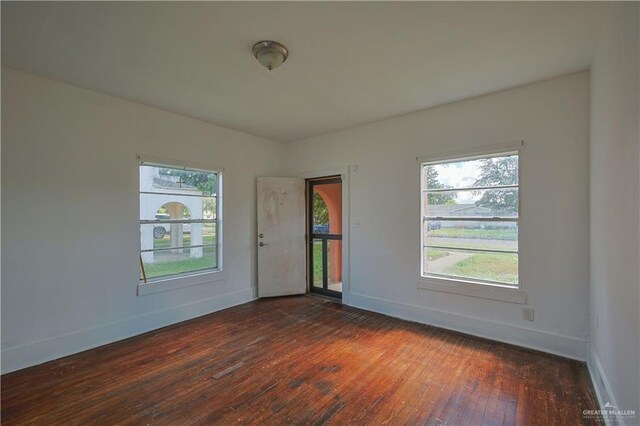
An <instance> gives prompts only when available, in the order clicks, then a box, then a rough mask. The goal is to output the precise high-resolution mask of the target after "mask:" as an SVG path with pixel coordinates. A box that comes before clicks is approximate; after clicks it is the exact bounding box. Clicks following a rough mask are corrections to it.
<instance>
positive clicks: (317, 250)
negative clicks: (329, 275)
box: [311, 239, 322, 288]
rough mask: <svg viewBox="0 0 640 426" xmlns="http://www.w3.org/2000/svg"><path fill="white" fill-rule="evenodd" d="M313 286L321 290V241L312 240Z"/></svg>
mask: <svg viewBox="0 0 640 426" xmlns="http://www.w3.org/2000/svg"><path fill="white" fill-rule="evenodd" d="M312 248H313V265H311V267H312V268H313V286H314V287H318V288H322V240H319V239H314V240H313V245H312Z"/></svg>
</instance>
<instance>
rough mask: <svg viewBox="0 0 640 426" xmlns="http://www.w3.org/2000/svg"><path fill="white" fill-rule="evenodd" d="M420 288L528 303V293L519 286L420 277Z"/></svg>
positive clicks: (522, 303)
mask: <svg viewBox="0 0 640 426" xmlns="http://www.w3.org/2000/svg"><path fill="white" fill-rule="evenodd" d="M418 288H419V289H421V290H432V291H441V292H445V293H453V294H461V295H464V296H470V297H479V298H482V299H491V300H500V301H502V302H509V303H518V304H521V305H526V303H527V293H525V292H524V291H523V290H520V289H517V288H508V287H502V286H500V285H489V284H478V283H474V282H473V281H462V280H459V279H448V278H442V277H432V276H431V277H429V276H426V277H420V279H419V280H418Z"/></svg>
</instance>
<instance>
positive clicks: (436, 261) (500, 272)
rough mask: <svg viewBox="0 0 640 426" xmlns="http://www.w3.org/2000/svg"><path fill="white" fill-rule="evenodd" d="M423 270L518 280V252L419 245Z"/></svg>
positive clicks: (444, 273) (453, 274)
mask: <svg viewBox="0 0 640 426" xmlns="http://www.w3.org/2000/svg"><path fill="white" fill-rule="evenodd" d="M423 257H424V270H425V272H426V273H428V274H438V275H445V276H450V277H458V278H466V279H472V280H473V279H476V280H485V281H492V282H497V283H501V284H511V285H517V284H518V255H517V254H515V253H514V254H512V253H478V252H472V251H468V250H451V249H436V248H432V247H425V248H423Z"/></svg>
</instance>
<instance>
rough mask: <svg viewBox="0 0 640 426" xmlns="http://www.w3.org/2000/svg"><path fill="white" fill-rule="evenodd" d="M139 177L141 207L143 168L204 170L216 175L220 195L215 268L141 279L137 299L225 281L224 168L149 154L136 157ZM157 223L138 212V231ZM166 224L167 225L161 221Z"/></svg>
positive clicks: (218, 198)
mask: <svg viewBox="0 0 640 426" xmlns="http://www.w3.org/2000/svg"><path fill="white" fill-rule="evenodd" d="M136 159H137V164H136V166H137V176H138V181H137V182H138V191H137V194H138V206H140V166H143V165H145V166H154V167H166V168H171V169H183V170H190V171H201V172H206V173H216V174H217V191H216V192H217V194H216V221H215V223H216V224H217V226H216V256H217V265H216V267H215V268H210V269H203V270H198V271H190V272H183V273H180V274H175V275H167V276H163V277H157V278H150V279H147V282H146V283H145V282H144V281H143V280H142V279H139V280H138V286H137V294H138V296H144V295H147V294H153V293H158V292H164V291H169V290H176V289H180V288H184V287H191V286H196V285H203V284H212V283H219V282H222V281H224V280H225V279H226V274H225V273H224V269H223V253H224V250H223V247H224V245H223V241H224V238H223V236H224V230H223V229H224V226H223V223H224V222H223V216H224V214H223V210H224V209H223V205H224V201H223V183H224V178H223V174H224V168H223V167H219V166H215V165H212V164H204V163H198V162H193V161H184V160H176V159H168V158H163V157H157V156H150V155H137V156H136ZM152 222H154V221H148V220H141V219H140V212H139V211H138V229H140V226H141V225H142V224H143V223H152ZM162 223H166V222H162ZM137 242H138V253H141V249H142V247H141V242H140V237H139V236H138V238H137Z"/></svg>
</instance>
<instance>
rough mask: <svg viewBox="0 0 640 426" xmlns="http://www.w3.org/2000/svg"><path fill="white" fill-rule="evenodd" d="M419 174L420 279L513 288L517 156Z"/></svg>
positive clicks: (454, 163)
mask: <svg viewBox="0 0 640 426" xmlns="http://www.w3.org/2000/svg"><path fill="white" fill-rule="evenodd" d="M421 170H422V176H421V183H422V238H421V240H422V244H421V250H422V262H421V263H422V265H421V269H422V276H423V277H435V278H447V279H455V280H459V281H465V282H471V283H475V284H494V285H500V286H508V287H513V288H517V287H518V277H519V274H518V219H519V187H518V185H519V179H518V174H519V173H518V172H519V156H518V153H517V152H510V153H501V154H493V155H491V156H481V157H473V158H460V159H453V160H447V161H438V162H426V163H422V165H421Z"/></svg>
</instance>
